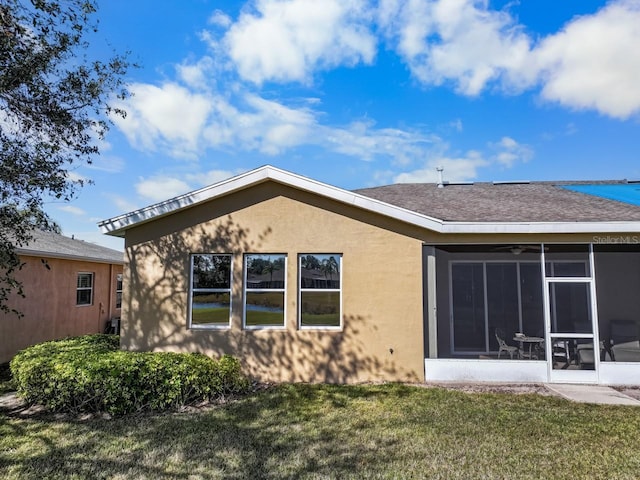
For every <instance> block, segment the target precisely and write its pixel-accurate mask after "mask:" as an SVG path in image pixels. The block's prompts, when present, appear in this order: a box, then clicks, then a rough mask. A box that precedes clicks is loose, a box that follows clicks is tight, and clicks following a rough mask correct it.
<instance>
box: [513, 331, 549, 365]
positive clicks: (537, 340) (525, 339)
mask: <svg viewBox="0 0 640 480" xmlns="http://www.w3.org/2000/svg"><path fill="white" fill-rule="evenodd" d="M513 339H514V340H515V341H516V342H520V350H521V351H522V352H524V344H525V343H528V344H529V356H528V358H529V360H531V359H532V358H533V357H532V356H531V349H532V347H533V346H534V345H536V344H540V343H542V342H544V338H542V337H528V336H526V335H525V336H524V337H518V336H515V337H513ZM523 355H524V353H523Z"/></svg>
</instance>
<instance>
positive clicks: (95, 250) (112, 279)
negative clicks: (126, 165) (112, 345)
mask: <svg viewBox="0 0 640 480" xmlns="http://www.w3.org/2000/svg"><path fill="white" fill-rule="evenodd" d="M33 237H34V238H33V240H32V241H31V242H29V244H28V245H27V246H25V247H21V248H17V252H18V255H19V256H20V261H21V262H22V263H23V266H22V268H21V269H20V270H19V271H17V273H16V278H17V279H18V280H19V281H21V282H22V285H23V289H24V294H25V297H24V298H22V297H20V296H18V295H17V294H14V295H12V296H11V297H10V299H9V302H8V305H9V307H11V308H15V309H16V310H18V311H20V312H21V313H22V314H23V316H21V317H17V316H16V315H15V314H13V313H9V314H4V313H0V363H4V362H8V361H9V360H11V358H13V356H14V355H15V354H16V353H17V352H18V351H20V350H22V349H23V348H25V347H28V346H29V345H34V344H36V343H39V342H44V341H47V340H55V339H59V338H65V337H69V336H75V335H84V334H87V333H96V332H104V331H105V329H106V327H107V325H108V323H109V322H110V321H111V319H112V318H115V317H119V316H120V306H121V303H122V265H123V263H124V261H123V253H122V252H119V251H117V250H112V249H110V248H105V247H101V246H99V245H94V244H92V243H87V242H84V241H81V240H74V239H73V238H68V237H65V236H62V235H58V234H55V233H51V232H40V231H37V232H34V234H33Z"/></svg>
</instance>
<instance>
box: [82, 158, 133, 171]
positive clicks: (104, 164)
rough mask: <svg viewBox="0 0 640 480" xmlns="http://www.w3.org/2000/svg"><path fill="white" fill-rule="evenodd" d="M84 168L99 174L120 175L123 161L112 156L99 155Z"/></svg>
mask: <svg viewBox="0 0 640 480" xmlns="http://www.w3.org/2000/svg"><path fill="white" fill-rule="evenodd" d="M86 167H87V168H89V169H91V170H98V171H101V172H107V173H120V172H121V171H122V170H124V160H122V158H120V157H117V156H114V155H100V156H98V157H96V158H94V159H93V161H92V162H91V163H90V164H89V165H86Z"/></svg>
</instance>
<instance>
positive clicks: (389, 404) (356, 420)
mask: <svg viewBox="0 0 640 480" xmlns="http://www.w3.org/2000/svg"><path fill="white" fill-rule="evenodd" d="M639 442H640V409H637V408H634V407H618V406H597V405H586V404H575V403H570V402H568V401H565V400H562V399H558V398H553V397H543V396H537V395H512V394H495V393H494V394H489V393H483V394H467V393H462V392H457V391H448V390H443V389H437V388H420V387H411V386H403V385H395V384H390V385H379V386H326V385H281V386H278V387H275V388H272V389H269V390H266V391H263V392H260V393H257V394H255V395H253V396H250V397H247V398H244V399H241V400H239V401H236V402H232V403H229V404H226V405H223V406H220V407H216V408H213V409H210V410H207V411H202V412H197V413H178V414H171V415H147V416H133V417H123V418H116V419H113V420H106V419H93V420H86V421H80V420H61V419H56V418H55V417H41V418H37V417H35V418H31V419H18V418H10V417H7V416H6V415H2V414H0V478H3V479H4V478H6V479H14V478H61V479H62V478H72V479H73V478H77V479H80V478H160V479H165V478H166V479H169V478H194V479H214V478H434V479H438V478H447V479H448V478H465V479H472V478H487V479H490V478H567V479H572V480H573V479H576V478H588V477H589V478H637V475H638V472H639V471H640V450H639V449H638V448H637V445H638V444H639Z"/></svg>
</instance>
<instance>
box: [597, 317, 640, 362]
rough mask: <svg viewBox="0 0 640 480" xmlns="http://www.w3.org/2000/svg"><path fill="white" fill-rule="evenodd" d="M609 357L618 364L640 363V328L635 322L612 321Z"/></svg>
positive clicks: (607, 343)
mask: <svg viewBox="0 0 640 480" xmlns="http://www.w3.org/2000/svg"><path fill="white" fill-rule="evenodd" d="M609 334H610V336H609V341H608V342H605V346H606V347H609V348H610V350H609V352H608V353H609V356H610V357H611V359H612V360H613V361H616V362H638V361H640V326H639V325H638V323H637V322H636V321H634V320H611V323H610V324H609Z"/></svg>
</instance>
